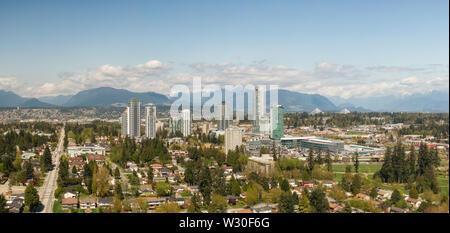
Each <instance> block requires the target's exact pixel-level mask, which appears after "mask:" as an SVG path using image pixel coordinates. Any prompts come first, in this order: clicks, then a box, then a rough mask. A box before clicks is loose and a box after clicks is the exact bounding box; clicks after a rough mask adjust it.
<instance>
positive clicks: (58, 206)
mask: <svg viewBox="0 0 450 233" xmlns="http://www.w3.org/2000/svg"><path fill="white" fill-rule="evenodd" d="M67 212H68V211H67V210H63V209H62V205H61V202H59V201H55V202H54V203H53V213H67Z"/></svg>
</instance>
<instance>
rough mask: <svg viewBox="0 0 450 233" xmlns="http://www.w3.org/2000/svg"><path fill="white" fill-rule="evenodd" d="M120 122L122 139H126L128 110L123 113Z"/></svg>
mask: <svg viewBox="0 0 450 233" xmlns="http://www.w3.org/2000/svg"><path fill="white" fill-rule="evenodd" d="M120 122H121V124H122V137H126V136H127V135H128V108H127V109H125V111H123V113H122V117H121V119H120Z"/></svg>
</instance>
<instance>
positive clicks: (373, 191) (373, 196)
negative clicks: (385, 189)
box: [369, 187, 378, 199]
mask: <svg viewBox="0 0 450 233" xmlns="http://www.w3.org/2000/svg"><path fill="white" fill-rule="evenodd" d="M369 196H370V198H372V199H375V198H377V196H378V192H377V188H376V187H373V188H372V189H371V190H370V194H369Z"/></svg>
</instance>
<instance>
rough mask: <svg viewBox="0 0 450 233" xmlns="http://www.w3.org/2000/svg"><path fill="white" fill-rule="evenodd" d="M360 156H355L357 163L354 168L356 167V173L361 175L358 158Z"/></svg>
mask: <svg viewBox="0 0 450 233" xmlns="http://www.w3.org/2000/svg"><path fill="white" fill-rule="evenodd" d="M358 157H359V156H358V154H355V162H354V166H355V172H356V173H359V158H358Z"/></svg>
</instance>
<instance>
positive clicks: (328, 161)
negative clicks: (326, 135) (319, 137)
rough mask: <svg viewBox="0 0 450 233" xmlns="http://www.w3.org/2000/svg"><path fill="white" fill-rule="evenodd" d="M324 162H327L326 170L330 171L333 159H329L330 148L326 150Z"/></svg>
mask: <svg viewBox="0 0 450 233" xmlns="http://www.w3.org/2000/svg"><path fill="white" fill-rule="evenodd" d="M325 163H326V164H327V171H329V172H332V171H333V160H332V159H331V155H330V150H328V151H327V154H326V157H325Z"/></svg>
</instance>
